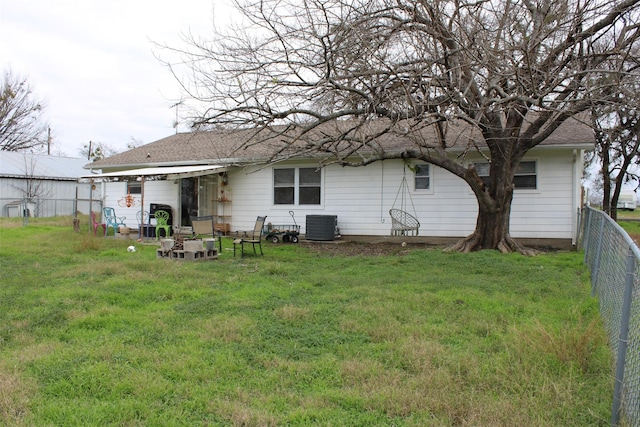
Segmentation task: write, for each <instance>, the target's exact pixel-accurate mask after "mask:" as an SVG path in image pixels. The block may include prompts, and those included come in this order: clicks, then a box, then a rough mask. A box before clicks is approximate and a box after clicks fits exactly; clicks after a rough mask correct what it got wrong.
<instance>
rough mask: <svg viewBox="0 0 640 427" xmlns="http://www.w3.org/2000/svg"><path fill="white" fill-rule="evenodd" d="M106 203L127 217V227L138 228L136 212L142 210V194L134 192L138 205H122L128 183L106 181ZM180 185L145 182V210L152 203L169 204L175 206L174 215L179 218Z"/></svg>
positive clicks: (168, 182) (166, 182) (165, 182)
mask: <svg viewBox="0 0 640 427" xmlns="http://www.w3.org/2000/svg"><path fill="white" fill-rule="evenodd" d="M103 185H104V188H105V191H104V194H105V198H104V204H103V206H105V207H112V208H114V209H115V211H116V216H118V217H125V221H124V223H125V224H126V225H127V227H130V228H137V227H138V220H137V219H136V213H138V212H140V204H139V203H140V202H141V195H140V194H132V196H133V197H134V199H135V200H136V201H137V202H138V203H137V205H136V206H132V207H130V208H127V207H126V206H124V207H123V206H120V204H119V203H118V201H120V200H121V199H122V198H123V197H124V196H126V195H127V183H126V182H124V181H118V182H107V183H104V184H103ZM178 190H179V185H177V184H174V182H173V181H149V180H147V181H145V183H144V210H146V211H149V205H150V204H151V203H160V204H167V205H170V206H171V207H172V208H173V216H174V218H177V215H178V209H179V207H180V204H179V191H178Z"/></svg>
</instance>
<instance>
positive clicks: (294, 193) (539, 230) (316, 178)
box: [104, 149, 583, 242]
mask: <svg viewBox="0 0 640 427" xmlns="http://www.w3.org/2000/svg"><path fill="white" fill-rule="evenodd" d="M582 154H583V153H582V151H580V150H578V151H576V150H573V149H566V150H559V149H554V150H544V149H540V150H534V151H533V152H532V153H531V155H530V156H529V157H525V159H524V160H523V162H522V164H521V167H520V170H519V173H518V174H517V176H516V180H515V185H516V189H515V192H514V200H513V206H512V214H511V233H512V235H513V236H514V237H517V238H528V239H552V240H564V241H569V242H573V241H574V239H575V232H576V229H577V222H576V221H577V212H578V208H579V206H580V199H579V188H580V180H581V171H582ZM470 162H472V163H474V164H475V166H476V169H478V170H481V169H482V167H483V164H486V163H485V161H484V160H483V159H482V158H480V157H478V158H476V159H471V160H470ZM150 178H151V179H149V178H147V179H146V180H145V183H144V207H145V210H149V208H150V207H151V205H166V206H170V207H171V211H172V214H173V217H174V221H173V225H174V226H175V227H179V226H182V227H188V226H189V225H190V219H189V217H190V216H198V215H214V216H215V218H216V219H215V222H216V224H217V226H218V227H219V229H221V230H223V231H225V232H230V231H233V230H243V229H249V228H251V227H252V225H253V223H254V221H255V219H256V217H257V216H258V215H266V216H267V221H268V222H269V223H272V224H289V223H292V222H293V221H296V222H297V223H298V224H299V225H300V226H301V228H302V229H301V233H302V234H305V233H306V229H305V227H306V221H305V219H306V217H307V216H308V215H331V216H336V217H337V220H338V226H339V228H340V232H341V233H342V234H343V235H364V236H388V235H389V234H390V232H391V219H390V217H389V209H391V208H398V209H402V210H405V211H407V212H409V213H411V214H412V215H414V216H415V217H417V218H418V220H419V221H420V224H421V226H420V230H419V234H420V236H432V237H464V236H466V235H468V234H470V233H471V232H473V230H474V227H475V221H476V216H477V213H478V206H477V202H476V198H475V196H474V194H473V193H472V192H471V190H470V189H469V187H468V186H467V184H466V183H465V182H464V181H463V180H462V179H460V178H458V177H456V176H455V175H453V174H451V173H449V172H448V171H445V170H443V169H441V168H439V167H436V166H433V165H429V164H426V163H419V162H416V161H412V162H408V163H405V162H403V161H401V160H389V161H384V162H377V163H374V164H371V165H369V166H366V167H358V168H344V167H340V166H337V165H330V166H327V167H325V168H322V169H319V168H318V166H317V163H314V162H311V161H304V160H297V161H288V162H282V163H278V164H277V165H272V166H268V167H264V166H259V167H258V166H254V167H228V168H225V170H224V172H216V173H213V174H211V173H206V174H203V175H200V176H180V175H179V174H177V175H173V176H172V175H171V174H169V175H164V176H156V177H150ZM403 180H404V181H405V182H406V186H404V185H403ZM104 186H105V188H104V194H105V199H104V204H105V206H113V207H115V208H116V210H117V214H118V215H119V216H126V218H127V225H130V226H131V227H134V226H136V227H137V226H139V224H138V221H137V220H136V213H137V212H138V211H139V210H140V207H139V205H136V206H132V207H130V208H126V207H121V206H120V205H121V204H122V203H121V201H122V199H123V198H124V196H126V195H127V194H132V195H133V196H134V197H137V198H138V200H139V201H140V202H141V197H142V188H141V187H142V186H141V182H140V180H138V179H133V180H128V181H124V180H120V179H119V180H118V181H110V182H105V183H104ZM577 189H578V191H577ZM290 212H293V214H294V218H292V217H291V215H290Z"/></svg>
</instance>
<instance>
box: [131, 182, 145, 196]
mask: <svg viewBox="0 0 640 427" xmlns="http://www.w3.org/2000/svg"><path fill="white" fill-rule="evenodd" d="M127 193H128V194H141V193H142V184H141V183H140V182H138V181H127Z"/></svg>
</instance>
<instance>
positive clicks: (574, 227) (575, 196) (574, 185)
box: [571, 148, 582, 248]
mask: <svg viewBox="0 0 640 427" xmlns="http://www.w3.org/2000/svg"><path fill="white" fill-rule="evenodd" d="M581 151H582V150H581ZM572 163H573V171H572V173H571V181H572V182H571V193H572V194H571V211H572V212H574V213H575V215H574V216H573V217H572V220H571V247H573V248H575V247H576V245H577V244H578V217H579V215H580V211H579V209H580V206H579V205H580V201H579V197H580V192H579V191H577V190H578V188H579V187H578V150H577V149H575V148H574V149H573V162H572Z"/></svg>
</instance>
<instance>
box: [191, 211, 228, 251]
mask: <svg viewBox="0 0 640 427" xmlns="http://www.w3.org/2000/svg"><path fill="white" fill-rule="evenodd" d="M191 228H192V229H193V237H198V236H209V235H210V236H211V238H212V239H213V240H214V242H215V241H216V240H217V241H218V246H219V248H220V249H219V252H220V253H222V237H221V236H220V234H219V232H217V231H216V229H215V227H214V224H213V216H211V215H207V216H192V217H191ZM216 235H217V238H216Z"/></svg>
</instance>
